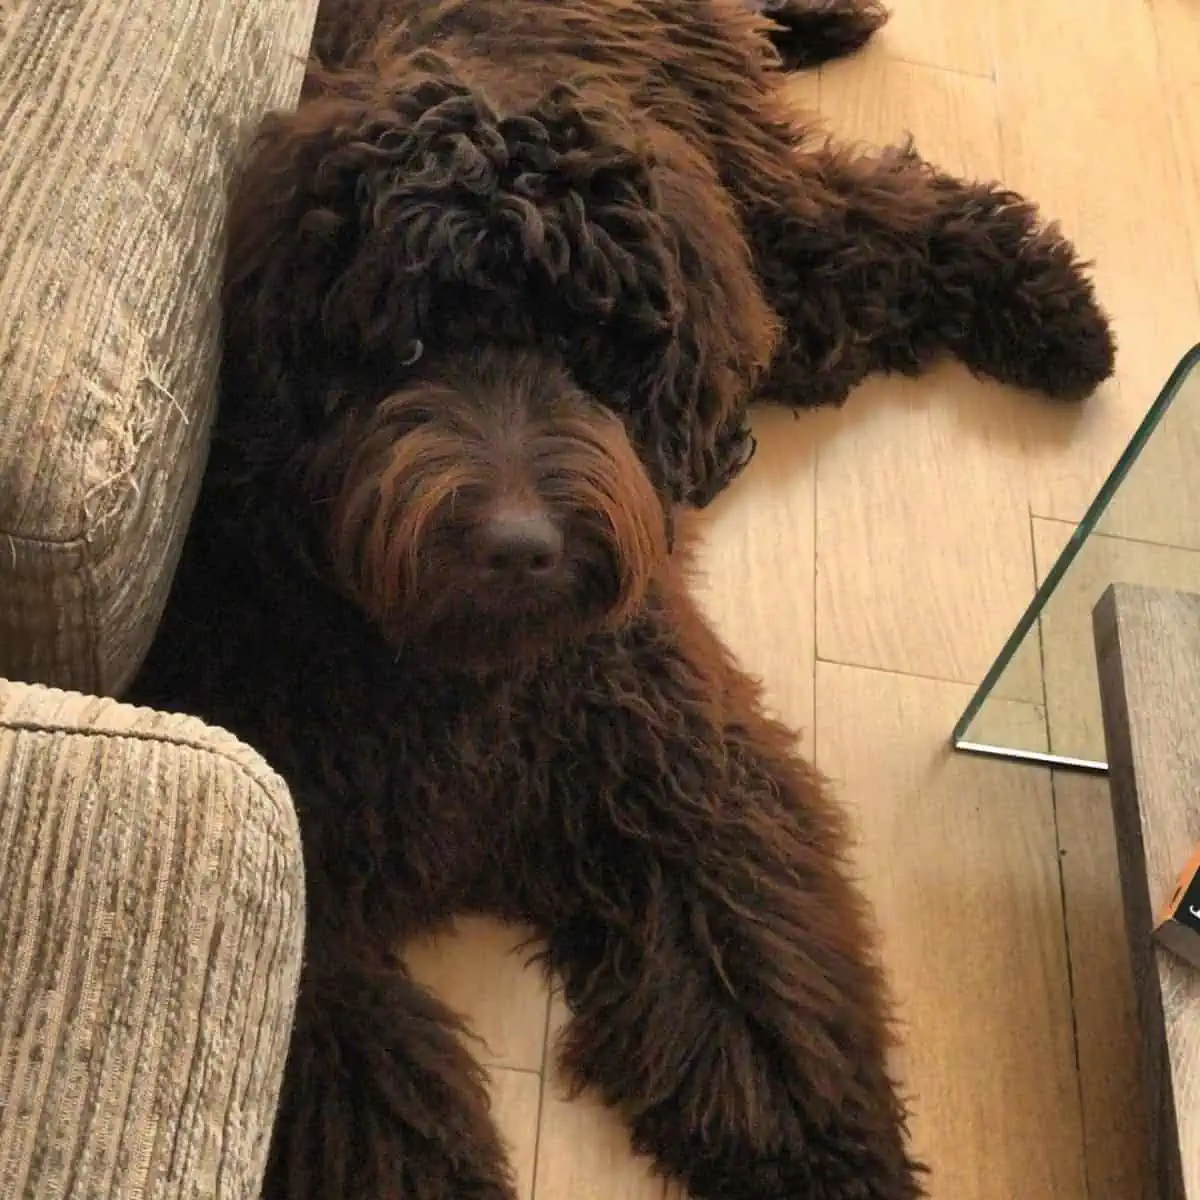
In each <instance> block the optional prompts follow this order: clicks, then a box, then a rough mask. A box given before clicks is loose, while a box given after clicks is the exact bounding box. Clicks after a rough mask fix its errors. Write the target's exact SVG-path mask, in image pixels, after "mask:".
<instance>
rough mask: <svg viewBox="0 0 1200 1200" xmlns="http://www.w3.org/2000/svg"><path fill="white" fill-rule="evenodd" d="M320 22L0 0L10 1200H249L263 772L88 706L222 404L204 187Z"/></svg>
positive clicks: (124, 639) (275, 935)
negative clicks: (191, 1199)
mask: <svg viewBox="0 0 1200 1200" xmlns="http://www.w3.org/2000/svg"><path fill="white" fill-rule="evenodd" d="M314 10H315V0H0V197H2V198H0V677H2V679H0V1198H2V1200H18V1198H25V1197H28V1198H30V1200H42V1198H43V1197H44V1198H46V1200H57V1198H64V1200H90V1198H93V1197H118V1198H120V1197H130V1198H131V1200H133V1198H137V1200H149V1198H152V1197H184V1196H187V1197H197V1198H199V1197H206V1198H207V1197H229V1198H233V1197H251V1196H255V1195H257V1193H258V1190H259V1187H260V1184H261V1177H262V1171H263V1165H264V1158H265V1153H266V1149H267V1143H268V1137H269V1133H270V1127H271V1122H272V1117H273V1114H274V1109H275V1106H276V1103H277V1099H278V1092H279V1085H280V1079H281V1074H282V1069H283V1062H284V1058H285V1055H286V1050H287V1042H288V1035H289V1030H290V1024H291V1019H292V1013H293V1008H294V1004H295V988H296V981H297V976H298V973H299V967H300V957H301V950H302V929H303V905H304V893H303V872H302V867H301V859H300V851H299V841H298V835H297V829H296V819H295V814H294V811H293V809H292V806H291V801H290V798H289V796H288V794H287V791H286V789H285V787H284V786H283V784H282V782H281V781H280V780H279V778H278V777H277V776H276V775H275V774H274V773H273V772H272V771H271V770H270V768H269V767H268V766H267V764H265V763H264V762H262V761H261V760H260V759H259V758H258V757H256V756H255V755H254V754H253V753H251V752H250V751H249V750H247V749H246V748H245V747H244V746H242V745H240V744H239V743H238V742H237V741H236V740H235V739H233V738H232V737H230V736H229V735H228V734H226V733H224V732H223V731H221V730H218V729H213V728H209V727H206V726H204V725H202V724H200V723H199V722H197V721H194V720H190V719H186V718H183V717H179V716H173V715H170V714H164V713H155V712H149V711H146V710H139V709H134V708H131V707H128V706H125V705H122V704H120V703H117V702H115V701H112V700H106V699H99V698H98V697H100V696H111V695H115V694H119V693H120V689H121V688H122V686H123V685H124V684H125V683H126V682H127V681H128V680H129V678H130V676H131V674H132V673H133V672H134V670H135V669H136V667H137V665H138V663H139V661H140V659H141V656H142V655H143V654H144V652H145V650H146V647H147V645H148V643H149V641H150V638H151V636H152V635H153V632H154V629H155V625H156V622H157V620H158V617H159V614H160V612H161V609H162V605H163V602H164V598H165V593H166V589H167V586H168V583H169V581H170V577H171V573H172V569H173V566H174V564H175V562H176V559H177V555H178V551H179V547H180V539H181V535H182V533H183V530H184V529H185V527H186V523H187V520H188V517H189V513H190V511H191V507H192V505H193V502H194V498H195V494H196V489H197V484H198V480H199V477H200V474H201V471H202V468H203V461H204V447H205V440H206V432H207V428H208V424H209V421H210V418H211V415H212V411H213V405H214V399H215V396H214V383H215V366H216V354H217V338H218V334H219V321H218V308H217V288H218V273H219V252H220V239H221V231H222V218H223V192H224V186H225V182H226V179H227V177H228V174H229V171H230V168H231V166H232V164H233V163H234V161H235V159H236V150H237V146H238V144H239V141H240V139H241V138H242V137H243V136H244V133H245V131H246V130H247V129H248V127H249V126H250V125H251V123H252V122H253V121H254V120H255V119H256V118H257V117H258V116H259V115H260V114H261V112H262V111H263V110H264V109H265V108H267V107H271V106H275V105H280V104H289V103H292V102H293V101H294V99H295V96H296V93H297V90H298V87H299V83H300V78H301V74H302V68H303V55H304V53H305V51H306V49H307V46H308V42H309V38H310V36H311V31H312V22H313V17H314Z"/></svg>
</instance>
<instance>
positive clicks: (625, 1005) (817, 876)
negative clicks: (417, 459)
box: [506, 606, 922, 1200]
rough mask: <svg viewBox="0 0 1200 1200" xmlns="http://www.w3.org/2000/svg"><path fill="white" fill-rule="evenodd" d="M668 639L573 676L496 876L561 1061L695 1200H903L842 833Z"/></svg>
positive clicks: (748, 711) (766, 735) (702, 653)
mask: <svg viewBox="0 0 1200 1200" xmlns="http://www.w3.org/2000/svg"><path fill="white" fill-rule="evenodd" d="M689 607H690V606H689ZM685 622H686V625H685V627H684V628H680V627H679V626H677V625H675V624H674V623H669V622H665V621H664V623H663V624H661V625H655V626H654V627H652V628H647V629H646V630H645V636H644V638H643V639H641V640H640V641H639V642H636V643H635V644H633V645H630V646H627V647H626V648H625V650H623V652H622V653H623V657H622V661H621V663H620V664H619V665H618V667H617V668H616V669H614V670H612V671H608V670H606V668H605V665H604V663H603V661H597V662H596V664H595V669H594V671H593V672H592V673H591V676H590V677H591V680H592V682H591V684H590V690H589V692H588V694H587V706H588V711H589V714H590V715H589V719H588V723H587V734H586V737H585V738H582V739H581V744H579V745H571V746H564V748H563V760H562V761H561V763H551V764H548V768H547V778H548V779H549V780H551V781H553V784H552V787H553V793H554V794H553V797H547V803H545V804H544V805H543V806H542V814H541V816H540V817H539V821H541V822H544V827H543V828H542V830H541V834H540V837H535V833H534V831H533V830H529V831H528V832H527V833H526V834H525V835H523V837H522V839H521V846H522V847H523V854H522V856H521V857H520V859H519V861H517V862H515V863H514V864H513V865H512V866H511V868H510V869H509V870H508V871H507V872H506V878H507V879H515V880H518V883H517V885H516V886H517V888H518V889H519V891H520V892H521V893H522V894H523V905H522V908H521V910H520V911H519V912H518V913H517V914H514V915H519V916H521V917H523V918H524V919H526V920H530V919H532V920H533V922H534V923H535V924H536V925H537V926H539V927H540V929H541V930H542V931H543V932H544V934H545V935H546V938H547V942H548V949H547V951H546V958H547V961H548V964H549V965H550V966H551V967H552V968H554V969H555V970H556V971H557V972H558V973H560V974H561V976H562V978H563V981H564V996H565V999H566V1001H567V1004H568V1006H569V1007H570V1009H571V1010H572V1014H573V1020H572V1022H571V1023H570V1024H569V1025H568V1027H567V1030H566V1033H565V1037H564V1041H563V1043H562V1046H561V1048H560V1049H561V1056H562V1062H563V1065H564V1067H565V1069H566V1070H567V1072H568V1074H569V1075H570V1077H571V1078H573V1079H574V1080H575V1081H576V1083H577V1084H578V1085H579V1086H580V1087H590V1088H593V1089H595V1090H596V1092H597V1093H598V1094H599V1096H600V1097H601V1098H602V1099H603V1100H605V1101H606V1102H607V1103H608V1104H610V1105H611V1106H612V1107H613V1108H614V1109H616V1110H617V1111H619V1112H620V1113H622V1114H623V1115H624V1116H625V1117H626V1119H627V1120H628V1122H629V1124H630V1127H631V1131H632V1141H633V1146H634V1147H635V1149H636V1150H637V1151H638V1152H640V1153H643V1154H648V1155H650V1156H652V1158H653V1159H654V1160H655V1162H656V1163H657V1165H658V1167H659V1169H660V1170H661V1171H663V1172H664V1173H665V1174H667V1175H669V1176H671V1177H672V1178H674V1179H676V1180H678V1181H680V1182H681V1183H683V1184H684V1185H685V1186H686V1188H687V1190H688V1194H689V1195H690V1196H692V1197H694V1198H695V1200H797V1198H798V1197H804V1198H805V1200H914V1198H915V1197H918V1196H920V1195H922V1192H921V1188H920V1185H919V1183H918V1178H919V1175H920V1169H919V1168H918V1167H917V1166H916V1165H915V1164H914V1163H913V1162H912V1161H911V1160H910V1158H909V1156H908V1151H907V1149H906V1133H905V1115H904V1112H903V1107H902V1105H901V1103H900V1101H899V1099H898V1098H897V1095H896V1092H895V1090H894V1087H893V1084H892V1082H891V1080H890V1078H889V1076H888V1073H887V1068H886V1063H885V1058H886V1049H887V1044H888V1015H887V1005H886V1003H885V999H884V988H883V985H882V980H881V975H880V973H879V971H878V969H877V967H876V965H875V963H874V959H873V955H872V952H871V933H870V931H869V925H868V921H867V918H866V914H865V911H864V910H865V905H864V903H863V901H862V900H861V898H860V897H859V895H858V894H857V892H856V890H855V889H854V887H853V886H852V884H851V883H850V882H849V881H848V880H847V878H846V875H845V874H844V867H843V864H842V856H843V854H844V851H845V836H844V833H843V829H842V820H841V817H840V815H839V813H838V810H837V808H836V806H835V804H834V803H833V801H832V800H831V799H830V798H829V797H828V796H827V795H826V794H825V792H824V790H823V787H822V785H821V783H820V782H819V780H818V779H817V778H816V776H815V775H814V773H813V772H811V771H810V770H809V769H808V768H807V767H806V766H805V765H804V764H803V763H802V762H801V761H800V760H799V759H797V758H796V757H795V756H794V754H793V753H792V751H791V748H790V742H791V734H790V733H789V731H788V730H786V729H784V728H782V727H780V726H777V725H775V724H773V723H772V722H770V721H769V720H767V719H766V717H764V716H763V715H762V712H761V710H760V708H759V705H758V701H757V697H756V696H755V693H754V685H753V684H751V683H750V682H749V681H748V680H746V679H745V678H744V677H743V676H741V675H740V673H737V672H736V669H735V668H734V667H733V665H732V663H730V662H729V660H728V658H727V656H726V655H725V654H724V651H723V650H722V649H721V648H720V647H719V646H718V645H717V643H716V640H715V638H713V637H712V636H711V634H709V633H708V631H707V630H706V629H704V628H703V627H701V626H700V618H699V617H698V616H696V615H695V613H694V611H691V612H689V613H688V615H686V616H685ZM697 646H698V648H697ZM631 677H633V678H637V679H638V680H640V681H642V682H641V683H639V684H638V685H637V686H631V685H630V679H631ZM608 678H612V679H614V680H619V683H617V684H615V685H614V686H613V688H612V692H611V695H610V696H609V698H608V700H607V701H606V700H605V693H604V691H603V688H604V683H603V681H604V680H605V679H608Z"/></svg>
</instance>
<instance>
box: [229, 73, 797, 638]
mask: <svg viewBox="0 0 1200 1200" xmlns="http://www.w3.org/2000/svg"><path fill="white" fill-rule="evenodd" d="M226 298H227V303H226V319H227V325H226V370H225V380H224V388H223V395H222V416H221V420H220V436H221V437H222V438H223V439H224V441H225V444H226V447H227V450H228V448H230V447H232V452H233V453H234V454H235V455H236V456H238V457H239V460H240V464H239V471H240V472H241V473H242V475H243V476H244V478H245V479H246V480H247V481H248V483H249V485H250V486H253V487H257V488H259V489H260V491H261V499H262V501H263V502H266V503H270V504H274V505H276V506H278V505H279V504H281V503H286V504H287V506H288V509H289V517H288V519H289V520H292V521H299V522H300V523H301V524H303V525H305V527H306V528H305V533H306V539H307V542H308V544H309V545H310V547H311V550H312V555H313V558H314V561H317V562H319V563H321V564H322V569H323V570H327V571H330V572H332V573H333V574H334V576H335V577H336V582H337V583H338V584H339V585H340V586H341V587H342V589H343V590H344V591H347V592H348V593H349V594H351V595H352V596H353V597H354V598H355V600H356V601H357V602H358V603H359V604H360V605H361V606H362V607H363V608H364V609H365V611H366V612H367V613H368V614H369V615H370V616H371V617H372V618H373V619H374V620H375V621H376V622H377V623H378V624H379V625H380V627H381V628H383V629H384V630H385V631H386V632H387V634H388V636H389V637H390V638H392V639H393V640H394V641H395V642H397V643H400V644H403V643H409V642H413V641H415V640H420V641H424V642H425V643H430V642H431V641H433V640H436V641H437V642H438V643H439V644H440V645H442V646H443V647H444V648H445V649H446V650H447V651H448V652H449V653H450V654H451V655H459V656H461V657H462V658H463V659H464V660H467V659H476V658H487V657H496V656H497V655H510V654H521V653H525V652H526V651H527V650H531V649H533V648H535V647H536V646H538V645H544V644H547V643H548V642H550V641H553V640H555V639H561V638H565V637H572V636H578V635H579V634H581V633H585V632H587V631H588V630H592V629H596V628H599V627H602V626H603V625H605V624H606V623H611V622H614V621H618V620H620V619H621V618H622V617H623V616H624V615H626V614H627V613H629V612H630V611H631V610H632V609H633V608H635V607H636V606H637V604H638V603H639V601H640V600H641V598H642V596H643V595H644V592H645V589H646V587H647V584H648V581H649V579H650V578H651V576H652V575H653V573H654V570H655V568H656V566H657V564H658V561H659V559H660V558H661V557H662V555H663V554H664V553H665V552H666V534H665V529H666V526H667V523H668V521H669V514H670V511H671V508H672V506H673V505H675V504H677V503H679V502H681V501H684V500H686V499H687V498H688V497H689V496H690V495H692V494H694V492H695V491H696V490H698V489H701V488H703V486H704V483H705V480H704V474H705V471H706V469H707V466H708V464H709V463H710V462H711V461H712V457H713V449H714V447H715V446H716V445H717V444H718V442H719V440H720V439H721V438H723V437H725V436H726V435H727V434H728V426H729V422H730V419H731V415H733V414H736V412H737V410H738V407H739V405H740V404H741V403H742V402H743V400H744V397H745V394H746V389H747V387H748V386H749V385H750V383H751V381H752V379H753V377H754V375H755V373H756V372H758V371H759V370H761V369H762V367H763V366H764V365H765V363H766V361H767V359H768V358H769V354H770V351H771V349H772V346H773V338H774V332H775V331H774V325H773V322H772V319H771V316H770V314H769V313H768V312H767V311H766V309H765V307H764V304H763V301H762V299H761V296H760V294H759V291H758V289H757V287H756V285H755V282H754V279H753V275H752V272H751V268H750V263H749V254H748V251H747V249H746V246H745V243H744V239H743V238H742V237H741V234H740V230H739V228H738V226H737V222H736V221H735V220H734V219H733V216H732V214H731V213H730V211H729V210H728V208H727V200H726V198H725V194H724V192H723V191H722V190H721V188H720V187H719V185H718V182H717V178H716V175H715V173H714V170H713V168H712V166H711V164H709V163H708V162H707V161H706V160H705V159H704V157H703V156H702V155H701V154H699V152H698V151H696V150H695V149H694V148H693V147H690V146H688V145H687V144H685V143H683V142H682V140H681V139H678V138H675V137H672V136H669V135H667V134H666V133H664V132H662V131H658V132H657V133H656V134H654V135H653V136H649V137H648V136H647V135H646V134H645V131H644V130H638V131H635V130H633V129H631V128H629V127H627V126H626V125H625V124H624V123H623V117H622V108H621V104H620V102H619V97H614V96H612V95H608V96H604V95H601V96H599V97H597V96H595V95H590V94H585V93H584V92H581V91H579V90H578V89H575V90H573V89H570V88H566V87H560V88H558V89H557V90H555V91H554V92H553V93H552V94H550V95H548V96H546V97H545V98H544V100H543V101H542V102H541V103H540V105H539V106H537V107H536V108H534V109H531V110H528V111H523V112H522V114H521V115H518V116H511V117H505V118H502V117H501V116H499V115H498V114H497V112H496V111H494V109H493V108H492V107H491V106H490V105H489V104H488V103H487V102H486V101H485V100H484V99H483V98H482V97H481V96H480V95H479V94H478V93H477V92H476V91H475V90H473V89H472V88H471V87H468V86H466V85H465V84H463V83H461V82H459V81H458V80H457V79H456V77H455V76H454V73H453V71H452V70H451V69H450V67H449V65H448V64H446V63H445V62H443V61H441V60H439V59H437V58H435V57H433V56H430V55H422V54H418V55H416V56H412V57H410V58H409V59H407V60H404V61H402V62H398V63H392V64H390V66H389V65H387V64H385V65H384V68H383V69H382V70H381V71H378V72H376V71H372V72H370V73H364V74H361V75H349V74H343V75H342V76H340V77H336V78H333V79H332V80H331V81H330V83H329V86H328V87H327V88H326V89H325V90H324V92H323V94H317V95H315V96H313V97H311V98H310V99H308V100H306V101H305V102H303V103H302V104H301V106H300V108H299V110H298V111H297V112H295V113H292V114H287V115H279V116H276V117H273V118H271V119H270V120H269V121H268V122H267V124H266V126H265V127H264V129H263V131H262V133H261V135H260V137H259V139H258V142H257V144H256V146H255V149H254V152H253V154H252V156H251V158H250V161H249V164H248V166H247V169H246V172H245V173H244V175H243V177H242V179H241V180H240V182H239V186H238V188H237V191H236V193H235V197H234V202H233V206H232V211H231V223H230V240H229V251H228V264H227V285H226Z"/></svg>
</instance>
